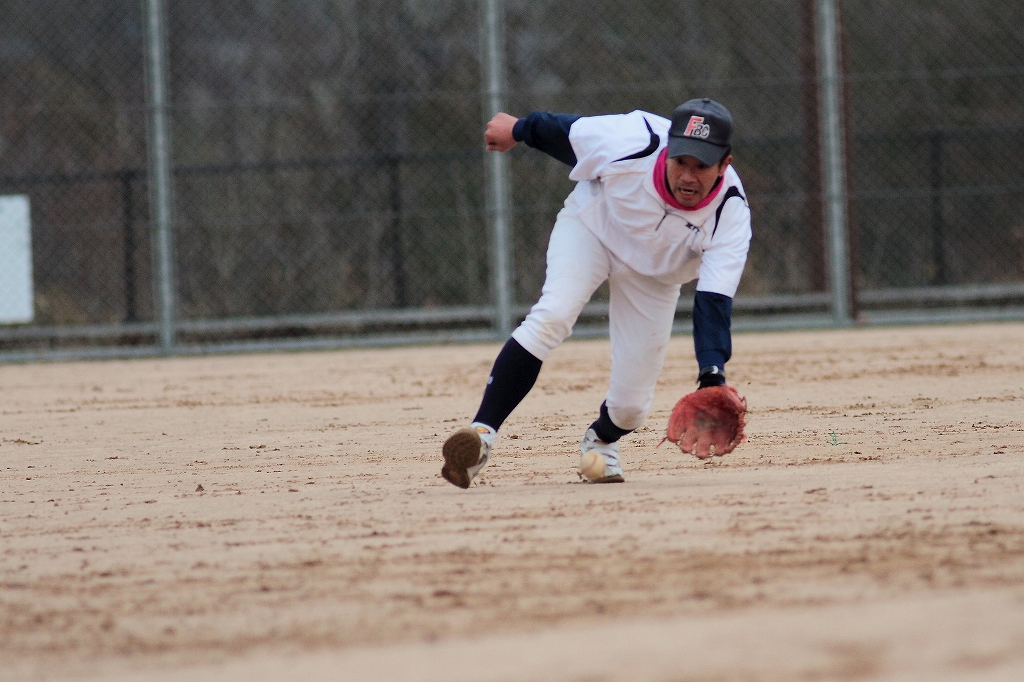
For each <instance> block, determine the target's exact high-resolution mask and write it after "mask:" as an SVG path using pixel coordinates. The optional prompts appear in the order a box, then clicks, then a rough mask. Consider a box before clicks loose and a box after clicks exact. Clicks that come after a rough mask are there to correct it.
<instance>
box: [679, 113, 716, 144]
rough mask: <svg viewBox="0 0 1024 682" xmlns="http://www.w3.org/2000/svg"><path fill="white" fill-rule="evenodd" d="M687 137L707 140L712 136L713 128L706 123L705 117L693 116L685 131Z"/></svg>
mask: <svg viewBox="0 0 1024 682" xmlns="http://www.w3.org/2000/svg"><path fill="white" fill-rule="evenodd" d="M683 135H684V136H685V137H699V138H700V139H702V140H706V139H707V138H708V137H709V136H710V135H711V126H710V125H708V124H707V123H705V122H704V117H703V116H691V117H690V122H689V123H687V124H686V130H684V131H683Z"/></svg>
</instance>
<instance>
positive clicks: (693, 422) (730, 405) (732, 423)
mask: <svg viewBox="0 0 1024 682" xmlns="http://www.w3.org/2000/svg"><path fill="white" fill-rule="evenodd" d="M746 413H747V401H746V400H745V399H744V398H741V397H740V394H739V393H737V392H736V389H735V388H733V387H732V386H724V385H723V386H709V387H708V388H700V389H697V390H696V391H694V392H693V393H690V394H689V395H685V396H683V397H682V398H681V399H680V400H679V402H678V403H676V406H675V407H674V408H672V414H671V415H670V416H669V419H668V433H667V435H666V436H665V440H669V441H672V442H673V443H676V444H677V445H678V446H679V449H680V450H682V451H683V452H685V453H687V454H692V455H695V456H696V457H697V458H698V459H707V458H709V457H715V456H717V457H721V456H722V455H724V454H727V453H729V452H732V451H733V449H734V448H735V447H736V446H737V445H739V444H740V443H742V442H743V440H744V438H745V436H744V434H743V426H744V422H745V415H746ZM665 440H663V441H662V443H664V442H665Z"/></svg>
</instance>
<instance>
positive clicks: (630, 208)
mask: <svg viewBox="0 0 1024 682" xmlns="http://www.w3.org/2000/svg"><path fill="white" fill-rule="evenodd" d="M669 125H670V122H669V121H668V120H666V119H664V118H662V117H660V116H657V115H655V114H650V113H647V112H643V111H634V112H631V113H629V114H615V115H610V116H593V117H585V118H580V119H578V120H576V121H575V122H574V123H573V124H572V128H571V130H570V132H569V142H570V144H571V145H572V149H573V152H574V153H575V154H576V165H575V166H574V167H573V169H572V171H571V172H570V173H569V179H571V180H575V181H577V183H578V184H577V185H576V188H575V189H574V190H573V192H572V193H571V194H570V195H569V197H568V198H567V199H566V202H565V207H566V209H568V210H571V211H574V212H576V214H577V215H578V217H579V220H580V221H581V222H582V223H583V224H584V225H585V226H586V227H587V229H589V230H590V231H591V232H593V234H594V235H595V236H596V237H597V238H598V239H599V240H600V241H601V243H602V244H604V246H605V247H606V248H607V249H608V250H609V251H611V252H612V253H613V254H614V255H615V256H616V257H617V258H619V259H620V260H621V261H623V262H624V263H626V264H627V265H629V267H631V268H633V269H634V270H636V271H637V272H639V273H641V274H644V275H647V276H650V277H653V278H655V279H657V280H659V281H661V282H664V283H666V284H682V283H684V282H689V281H692V280H694V279H697V290H698V291H706V292H710V293H716V294H722V295H725V296H729V297H733V296H735V294H736V289H737V287H738V286H739V283H740V277H741V275H742V274H743V267H744V265H745V263H746V260H747V251H748V249H749V246H750V238H751V229H750V209H749V208H748V207H747V203H746V199H745V196H746V195H745V193H744V192H743V186H742V184H741V183H740V178H739V176H738V175H737V174H736V172H735V171H734V170H733V168H732V166H730V167H729V168H728V169H727V170H726V172H725V176H724V177H723V178H722V181H721V182H720V183H719V184H718V185H717V186H716V187H715V188H714V189H713V190H712V191H711V193H709V195H708V196H707V197H706V198H705V200H704V201H702V202H701V203H700V204H698V205H697V206H696V207H694V208H693V209H683V208H678V207H677V206H678V204H676V205H675V206H673V204H675V201H674V200H673V199H672V198H671V194H670V193H669V191H668V189H667V188H666V187H665V186H664V185H665V175H664V159H665V147H666V145H667V142H668V129H669ZM659 162H660V163H659ZM656 183H660V185H661V187H660V191H659V187H658V186H657V185H656Z"/></svg>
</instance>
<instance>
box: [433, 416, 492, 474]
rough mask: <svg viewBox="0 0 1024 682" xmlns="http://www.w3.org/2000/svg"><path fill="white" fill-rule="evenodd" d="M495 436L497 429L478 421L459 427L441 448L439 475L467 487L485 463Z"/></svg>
mask: <svg viewBox="0 0 1024 682" xmlns="http://www.w3.org/2000/svg"><path fill="white" fill-rule="evenodd" d="M497 436H498V432H497V431H495V430H494V429H492V428H491V427H490V426H487V425H486V424H480V423H479V422H473V423H472V424H470V425H469V428H468V429H459V430H458V431H456V432H455V433H453V434H452V435H451V436H449V437H448V440H446V441H445V442H444V447H442V448H441V453H442V454H443V455H444V466H443V467H441V475H442V476H443V477H444V480H446V481H448V482H449V483H451V484H452V485H457V486H459V487H460V488H468V487H469V484H470V483H471V482H472V481H473V479H474V478H476V475H477V474H478V473H480V470H481V469H483V468H484V465H485V464H487V458H488V457H490V456H491V448H492V447H493V446H494V439H495V438H497Z"/></svg>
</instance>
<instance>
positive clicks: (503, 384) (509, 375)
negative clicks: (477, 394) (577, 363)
mask: <svg viewBox="0 0 1024 682" xmlns="http://www.w3.org/2000/svg"><path fill="white" fill-rule="evenodd" d="M541 364H542V363H541V361H540V360H538V359H537V358H536V357H534V356H533V354H532V353H530V351H528V350H526V349H525V348H523V347H522V346H520V345H519V342H518V341H516V340H515V339H509V340H508V341H506V342H505V347H504V348H502V349H501V352H500V353H498V357H497V358H496V359H495V360H494V367H493V368H491V376H490V377H488V379H487V388H486V389H484V399H483V400H482V401H481V402H480V409H479V410H478V411H477V413H476V417H475V418H474V419H473V421H475V422H480V423H481V424H487V425H488V426H490V427H491V428H492V429H494V430H495V431H497V430H498V429H499V428H501V424H502V422H504V421H505V420H506V419H507V418H508V416H509V415H510V414H512V410H514V409H516V405H518V404H519V403H521V402H522V401H523V398H525V397H526V394H527V393H529V392H530V389H531V388H533V384H534V383H535V382H536V381H537V375H538V374H540V366H541Z"/></svg>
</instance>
